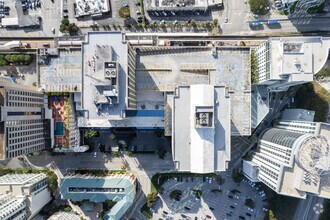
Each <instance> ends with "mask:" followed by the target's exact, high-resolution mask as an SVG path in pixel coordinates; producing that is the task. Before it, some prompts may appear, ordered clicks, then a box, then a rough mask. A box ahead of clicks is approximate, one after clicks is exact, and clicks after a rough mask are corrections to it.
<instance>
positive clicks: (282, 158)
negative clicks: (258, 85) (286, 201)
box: [243, 121, 330, 198]
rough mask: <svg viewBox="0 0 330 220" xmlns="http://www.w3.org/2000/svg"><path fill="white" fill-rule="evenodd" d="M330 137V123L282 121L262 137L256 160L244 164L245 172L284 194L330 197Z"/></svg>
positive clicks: (255, 155) (254, 179)
mask: <svg viewBox="0 0 330 220" xmlns="http://www.w3.org/2000/svg"><path fill="white" fill-rule="evenodd" d="M329 137H330V124H326V123H320V122H305V121H280V122H279V125H277V126H275V127H274V128H271V129H268V130H266V131H265V132H264V133H263V134H262V135H261V138H260V140H259V143H258V148H257V150H256V151H255V152H254V154H253V155H252V160H245V161H244V162H243V172H244V174H245V176H246V177H247V178H248V179H250V180H251V181H254V182H258V181H261V182H263V183H264V184H266V185H267V186H269V187H270V188H271V189H273V190H274V191H276V192H277V193H279V194H282V195H287V196H292V197H298V198H306V195H307V194H313V195H318V196H320V197H324V198H330V182H329V174H330V154H329V147H330V141H329Z"/></svg>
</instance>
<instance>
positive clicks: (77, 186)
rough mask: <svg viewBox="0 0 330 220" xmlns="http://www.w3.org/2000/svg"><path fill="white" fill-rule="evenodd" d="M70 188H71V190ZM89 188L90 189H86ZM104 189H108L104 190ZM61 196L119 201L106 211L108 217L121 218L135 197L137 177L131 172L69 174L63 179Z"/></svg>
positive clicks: (74, 198) (99, 200)
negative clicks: (90, 174) (101, 174)
mask: <svg viewBox="0 0 330 220" xmlns="http://www.w3.org/2000/svg"><path fill="white" fill-rule="evenodd" d="M69 189H70V190H69ZM84 189H89V191H84ZM102 189H107V190H105V191H102ZM112 189H113V190H112ZM117 189H118V190H117ZM60 190H61V197H62V198H63V199H71V200H72V201H83V200H89V201H90V202H95V203H99V202H105V201H106V200H112V201H115V202H117V203H116V204H115V205H114V206H113V207H112V208H111V210H110V211H109V212H108V213H106V215H107V216H108V217H109V218H108V219H113V220H115V219H120V218H121V217H122V215H123V214H124V213H125V212H126V211H127V209H128V208H129V207H130V206H131V204H132V203H133V200H134V197H135V193H136V192H135V177H134V176H133V175H129V174H114V175H109V176H106V177H96V176H82V175H76V176H68V177H64V178H63V179H61V184H60Z"/></svg>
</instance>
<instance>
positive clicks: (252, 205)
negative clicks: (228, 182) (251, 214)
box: [245, 198, 255, 209]
mask: <svg viewBox="0 0 330 220" xmlns="http://www.w3.org/2000/svg"><path fill="white" fill-rule="evenodd" d="M245 205H246V206H248V207H250V208H251V209H253V208H254V207H255V203H254V201H253V199H251V198H247V199H245Z"/></svg>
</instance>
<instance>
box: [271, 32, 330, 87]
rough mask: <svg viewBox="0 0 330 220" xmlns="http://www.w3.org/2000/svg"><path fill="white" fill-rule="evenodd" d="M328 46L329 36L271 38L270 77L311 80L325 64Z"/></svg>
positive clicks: (329, 46) (329, 42) (329, 44)
mask: <svg viewBox="0 0 330 220" xmlns="http://www.w3.org/2000/svg"><path fill="white" fill-rule="evenodd" d="M329 48H330V38H324V37H283V38H271V39H270V50H271V57H270V59H271V71H270V72H271V76H270V78H271V79H282V77H283V76H284V75H289V78H288V81H313V76H314V74H316V73H317V72H318V71H319V70H320V69H321V68H322V67H323V66H324V64H325V62H326V61H327V58H328V53H329Z"/></svg>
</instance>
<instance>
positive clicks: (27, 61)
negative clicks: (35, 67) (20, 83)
mask: <svg viewBox="0 0 330 220" xmlns="http://www.w3.org/2000/svg"><path fill="white" fill-rule="evenodd" d="M23 60H24V62H26V63H31V61H32V57H31V55H28V54H25V55H24V57H23Z"/></svg>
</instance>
